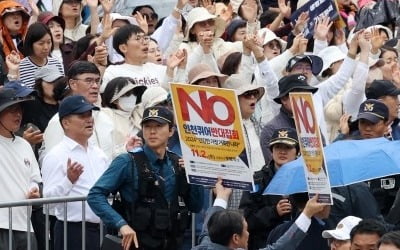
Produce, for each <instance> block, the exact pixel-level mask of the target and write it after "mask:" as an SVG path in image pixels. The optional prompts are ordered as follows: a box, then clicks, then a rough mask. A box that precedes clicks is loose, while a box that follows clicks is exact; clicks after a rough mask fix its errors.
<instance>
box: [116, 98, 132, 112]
mask: <svg viewBox="0 0 400 250" xmlns="http://www.w3.org/2000/svg"><path fill="white" fill-rule="evenodd" d="M118 105H119V106H120V108H121V109H122V110H123V111H126V112H132V111H133V109H134V108H135V105H136V96H135V95H130V96H123V97H121V98H119V99H118Z"/></svg>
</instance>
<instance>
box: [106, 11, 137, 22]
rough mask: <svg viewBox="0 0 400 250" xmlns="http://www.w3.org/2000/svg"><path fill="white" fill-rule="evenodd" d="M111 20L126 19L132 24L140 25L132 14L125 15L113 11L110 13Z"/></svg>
mask: <svg viewBox="0 0 400 250" xmlns="http://www.w3.org/2000/svg"><path fill="white" fill-rule="evenodd" d="M110 17H111V21H112V22H114V21H115V20H125V21H128V22H129V23H130V24H134V25H139V24H138V23H137V21H136V19H135V18H134V17H131V16H123V15H121V14H119V13H111V14H110Z"/></svg>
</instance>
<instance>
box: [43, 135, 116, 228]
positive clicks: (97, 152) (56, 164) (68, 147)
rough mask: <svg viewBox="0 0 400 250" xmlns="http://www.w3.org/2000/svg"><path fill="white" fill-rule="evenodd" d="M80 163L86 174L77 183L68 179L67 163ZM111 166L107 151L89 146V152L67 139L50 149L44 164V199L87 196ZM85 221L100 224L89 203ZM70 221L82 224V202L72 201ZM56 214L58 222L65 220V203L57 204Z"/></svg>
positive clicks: (69, 212)
mask: <svg viewBox="0 0 400 250" xmlns="http://www.w3.org/2000/svg"><path fill="white" fill-rule="evenodd" d="M68 158H70V159H71V162H72V163H73V162H78V163H80V164H81V165H82V166H83V173H82V174H81V175H80V176H79V178H78V180H77V181H76V182H75V183H71V181H70V180H69V179H68V177H67V161H68ZM108 164H109V160H108V158H107V156H106V155H105V154H104V152H103V151H102V150H101V149H100V148H98V147H97V146H93V145H92V144H90V143H89V145H88V147H87V149H85V148H84V147H82V146H81V145H80V144H78V143H77V142H75V141H74V140H72V139H70V138H68V137H67V136H64V138H63V140H62V141H61V142H60V143H59V144H57V145H56V146H55V147H54V148H53V149H52V150H50V151H49V152H48V153H47V154H46V156H45V158H44V159H43V164H42V176H43V196H44V197H46V198H48V197H60V196H71V197H74V196H86V195H88V193H89V190H90V188H91V187H92V186H93V185H94V184H95V182H96V181H97V180H98V179H99V177H100V176H101V175H102V174H103V173H104V171H105V170H106V169H107V167H108ZM85 207H86V221H88V222H92V223H99V222H100V218H99V217H97V216H96V215H95V214H94V213H93V211H92V210H91V209H90V207H89V205H88V204H87V202H85ZM67 211H68V212H67V220H68V221H70V222H78V221H82V203H81V202H69V203H68V204H67ZM55 215H56V217H57V219H59V220H64V204H57V205H56V210H55Z"/></svg>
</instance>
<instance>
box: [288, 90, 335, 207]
mask: <svg viewBox="0 0 400 250" xmlns="http://www.w3.org/2000/svg"><path fill="white" fill-rule="evenodd" d="M289 97H290V103H291V105H292V111H293V117H294V121H295V124H296V131H297V135H298V138H299V144H300V152H301V155H302V156H303V160H304V171H305V177H306V183H307V190H308V194H309V196H310V197H313V196H314V195H315V194H319V202H321V203H326V204H332V202H333V201H332V193H331V185H330V182H329V175H328V169H327V165H326V162H325V156H324V150H323V146H322V138H321V133H320V130H319V126H318V121H317V117H316V116H315V108H314V103H313V98H312V93H303V92H302V93H289Z"/></svg>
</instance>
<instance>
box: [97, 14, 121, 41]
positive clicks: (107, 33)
mask: <svg viewBox="0 0 400 250" xmlns="http://www.w3.org/2000/svg"><path fill="white" fill-rule="evenodd" d="M101 24H102V26H103V32H102V33H101V34H100V39H101V40H100V42H99V44H101V43H103V42H104V41H105V40H107V39H108V38H110V37H111V36H113V35H114V34H115V32H117V30H118V27H114V28H113V27H112V21H111V16H110V14H104V16H103V20H102V21H101Z"/></svg>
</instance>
